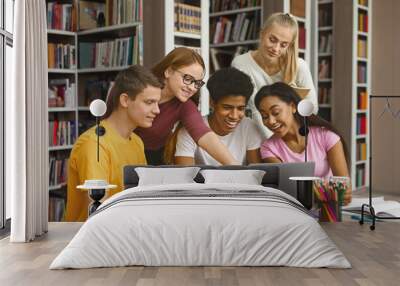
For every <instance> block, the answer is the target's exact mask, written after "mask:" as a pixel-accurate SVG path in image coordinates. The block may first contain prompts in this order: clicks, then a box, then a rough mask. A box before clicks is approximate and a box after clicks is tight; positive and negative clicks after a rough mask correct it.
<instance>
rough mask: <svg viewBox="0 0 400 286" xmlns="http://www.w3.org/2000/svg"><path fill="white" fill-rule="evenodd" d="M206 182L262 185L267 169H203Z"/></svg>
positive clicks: (202, 172)
mask: <svg viewBox="0 0 400 286" xmlns="http://www.w3.org/2000/svg"><path fill="white" fill-rule="evenodd" d="M200 174H201V175H202V176H203V177H204V183H206V184H208V183H234V184H247V185H261V182H262V179H263V177H264V175H265V171H261V170H215V169H210V170H201V171H200Z"/></svg>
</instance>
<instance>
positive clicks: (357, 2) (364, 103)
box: [332, 0, 372, 190]
mask: <svg viewBox="0 0 400 286" xmlns="http://www.w3.org/2000/svg"><path fill="white" fill-rule="evenodd" d="M371 3H372V0H353V1H338V2H335V5H334V7H333V10H334V16H333V18H334V23H335V29H334V34H335V42H336V43H337V44H335V46H334V47H335V58H338V59H341V60H340V61H336V65H334V66H333V70H334V72H333V75H334V78H335V97H334V100H333V102H332V105H333V106H332V117H333V118H332V119H333V122H334V124H335V126H336V127H338V129H339V130H340V131H341V132H342V134H343V135H344V137H345V140H346V143H347V144H348V148H349V151H350V152H349V160H350V162H349V163H350V169H351V179H352V183H353V188H354V189H355V190H358V189H365V188H367V187H368V183H369V173H368V170H369V162H368V160H367V159H368V157H369V152H370V142H369V116H370V114H369V106H368V96H369V94H370V89H371V37H372V35H371V19H372V17H371V16H372V6H371ZM343 11H346V12H343ZM339 15H340V16H339ZM349 27H352V29H349ZM336 31H341V32H340V33H338V32H336ZM340 43H348V44H347V45H342V44H340ZM350 123H351V124H350Z"/></svg>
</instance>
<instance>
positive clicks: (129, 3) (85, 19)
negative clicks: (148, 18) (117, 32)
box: [79, 0, 143, 30]
mask: <svg viewBox="0 0 400 286" xmlns="http://www.w3.org/2000/svg"><path fill="white" fill-rule="evenodd" d="M142 15H143V5H142V0H106V1H105V3H104V2H103V3H101V2H97V1H79V29H80V30H87V29H94V28H96V27H102V26H111V25H120V24H125V23H132V22H137V21H141V19H142Z"/></svg>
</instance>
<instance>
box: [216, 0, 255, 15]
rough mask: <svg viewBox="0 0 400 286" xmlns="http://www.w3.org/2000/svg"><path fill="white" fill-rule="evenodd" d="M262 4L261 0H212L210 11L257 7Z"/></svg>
mask: <svg viewBox="0 0 400 286" xmlns="http://www.w3.org/2000/svg"><path fill="white" fill-rule="evenodd" d="M260 5H261V0H233V1H232V0H211V2H210V13H215V12H221V11H229V10H236V9H242V8H247V7H256V6H260Z"/></svg>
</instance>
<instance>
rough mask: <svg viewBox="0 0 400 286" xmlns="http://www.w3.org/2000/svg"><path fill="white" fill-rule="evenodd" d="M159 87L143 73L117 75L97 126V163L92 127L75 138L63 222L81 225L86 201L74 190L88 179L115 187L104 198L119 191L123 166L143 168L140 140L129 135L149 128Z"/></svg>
mask: <svg viewBox="0 0 400 286" xmlns="http://www.w3.org/2000/svg"><path fill="white" fill-rule="evenodd" d="M161 87H162V84H161V83H160V82H159V80H158V79H157V78H156V77H155V76H154V75H153V74H152V73H151V72H150V71H148V70H147V69H145V68H144V67H141V66H131V67H129V68H127V69H125V70H123V71H121V72H119V74H118V75H117V77H116V79H115V83H114V85H113V87H112V89H111V91H110V94H109V97H108V99H107V112H106V114H105V115H104V117H103V120H102V121H101V122H100V125H101V126H102V127H103V128H104V129H103V130H105V133H104V135H102V136H101V137H100V156H99V161H97V135H96V126H93V127H92V128H90V129H88V130H87V131H86V132H84V133H83V134H82V135H80V136H79V138H78V140H77V141H76V142H75V144H74V147H73V149H72V151H71V155H70V158H69V162H68V192H67V209H66V215H65V220H66V221H85V220H86V219H87V216H88V205H89V202H90V199H89V197H88V194H87V192H86V191H81V190H79V189H77V188H76V187H77V186H78V185H81V184H83V183H84V182H85V180H90V179H104V180H106V181H107V182H108V183H109V184H115V185H117V188H116V189H112V190H109V191H108V196H111V195H113V194H115V193H117V192H120V191H121V190H122V188H123V181H122V173H123V167H124V166H125V165H140V164H146V157H145V155H144V147H143V142H142V140H141V139H140V138H139V137H138V136H137V135H136V134H135V133H133V130H134V129H135V128H136V127H144V128H149V127H151V126H152V122H153V120H154V118H155V117H156V116H157V114H159V113H160V110H159V108H158V102H159V101H160V98H161Z"/></svg>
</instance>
